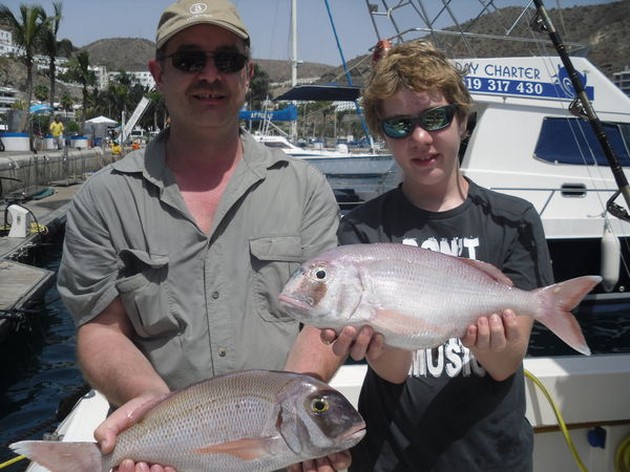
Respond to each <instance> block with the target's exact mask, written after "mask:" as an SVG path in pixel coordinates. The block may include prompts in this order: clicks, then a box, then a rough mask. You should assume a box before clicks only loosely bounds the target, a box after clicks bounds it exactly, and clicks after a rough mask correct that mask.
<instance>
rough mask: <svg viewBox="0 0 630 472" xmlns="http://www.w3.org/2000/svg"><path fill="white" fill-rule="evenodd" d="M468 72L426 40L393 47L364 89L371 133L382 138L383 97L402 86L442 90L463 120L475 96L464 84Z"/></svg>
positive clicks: (363, 99)
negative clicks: (380, 123)
mask: <svg viewBox="0 0 630 472" xmlns="http://www.w3.org/2000/svg"><path fill="white" fill-rule="evenodd" d="M465 75H466V71H465V70H464V69H463V68H461V67H458V66H457V65H456V64H454V63H452V62H450V61H449V60H448V59H447V57H446V55H445V54H444V53H443V52H442V51H440V50H438V49H436V48H435V47H434V46H433V45H432V44H431V43H429V42H427V41H410V42H407V43H402V44H399V45H396V46H393V47H392V48H391V49H390V50H389V52H387V54H386V55H384V57H382V58H381V59H380V60H379V61H378V62H377V63H376V64H375V66H374V69H373V70H372V73H371V74H370V77H369V79H368V82H367V85H366V86H365V88H364V89H363V91H362V105H363V109H364V113H365V119H366V121H367V125H368V127H369V129H370V132H372V134H374V135H375V136H380V137H383V134H382V131H381V128H380V125H379V119H380V118H381V114H380V112H381V106H382V103H383V100H385V99H387V98H390V97H392V96H393V95H395V94H396V92H398V91H399V90H400V89H402V88H403V87H404V88H408V89H411V90H413V91H415V92H427V91H431V90H439V91H441V92H442V93H443V94H444V97H445V98H446V100H447V101H448V102H449V103H450V104H452V105H456V106H457V114H458V117H459V118H460V120H461V121H464V120H466V118H467V117H468V113H469V111H470V108H471V106H472V98H471V97H470V93H468V89H467V88H466V85H465V84H464V76H465Z"/></svg>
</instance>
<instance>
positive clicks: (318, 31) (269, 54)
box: [0, 0, 612, 66]
mask: <svg viewBox="0 0 630 472" xmlns="http://www.w3.org/2000/svg"><path fill="white" fill-rule="evenodd" d="M60 1H62V2H63V19H62V22H61V26H60V31H59V35H58V38H59V39H64V38H67V39H69V40H70V41H72V43H73V44H74V45H75V46H78V47H82V46H87V45H88V44H90V43H92V42H94V41H97V40H99V39H106V38H120V37H134V38H136V37H137V38H146V39H150V40H152V41H154V40H155V29H156V26H157V23H158V20H159V17H160V14H161V12H162V10H163V9H164V8H166V7H167V6H168V5H169V4H171V3H172V0H60ZM481 1H482V0H452V1H451V3H450V4H449V6H450V8H451V9H452V10H455V11H457V12H458V13H457V19H458V20H459V21H460V22H463V21H466V20H468V19H470V18H472V17H473V16H475V15H476V14H477V13H478V10H479V9H480V8H481ZM483 1H484V2H485V3H488V0H483ZM529 1H530V0H495V2H494V4H495V5H496V7H497V8H500V7H504V6H509V5H521V6H524V5H526V4H527V3H529ZM611 1H612V0H543V3H544V5H545V7H546V8H547V9H551V8H555V7H556V6H557V5H558V2H560V5H561V6H562V7H571V6H576V5H589V4H599V3H609V2H611ZM232 2H233V3H234V4H235V5H236V6H237V8H238V9H239V11H240V12H241V17H242V19H243V21H244V22H245V24H246V25H247V27H248V29H249V31H250V35H251V38H252V46H253V54H252V55H253V57H254V58H255V59H256V58H258V59H280V60H289V59H290V58H291V51H292V47H291V36H290V31H291V27H290V24H291V13H290V11H291V0H232ZM370 2H371V3H378V4H382V2H381V1H379V0H370ZM0 3H1V4H4V5H6V6H8V7H9V8H10V9H11V10H12V11H13V12H14V13H16V12H18V10H19V5H20V4H22V3H26V4H38V5H41V6H43V7H44V9H46V11H47V12H48V13H52V12H53V7H52V0H0ZM423 3H424V4H425V5H427V8H431V7H435V6H436V5H438V4H439V5H441V4H442V2H440V1H438V0H424V2H423ZM327 4H328V6H329V7H330V13H331V16H332V20H333V23H334V27H335V29H336V32H337V36H338V42H339V45H340V48H339V47H338V46H337V41H336V39H335V34H334V32H333V26H332V25H331V21H330V18H329V15H328V10H327V7H326V5H327ZM390 4H394V2H390ZM382 8H383V7H382V6H381V9H382ZM431 14H432V15H434V14H436V13H435V12H431ZM444 17H445V15H442V17H441V18H444ZM443 23H444V24H442V25H441V26H442V27H445V26H450V25H452V24H453V23H452V22H448V21H444V22H443ZM387 24H388V25H389V22H388V23H387ZM377 25H378V27H379V29H380V32H381V36H385V37H386V36H389V35H391V34H392V31H391V30H389V31H387V30H385V26H384V25H385V23H384V22H380V23H377ZM415 26H424V25H415ZM402 27H403V29H405V28H406V27H410V25H409V26H407V25H402ZM297 30H298V33H297V37H298V60H300V61H304V62H319V63H323V64H329V65H333V66H338V65H340V64H342V62H343V61H342V55H341V54H343V58H344V59H345V60H346V61H348V60H351V59H353V58H355V57H357V56H359V55H363V54H367V53H369V50H370V48H371V47H373V46H374V44H375V43H376V41H377V35H376V32H375V30H374V26H373V24H372V20H371V19H370V15H369V14H368V12H367V6H366V0H328V1H326V0H297ZM339 49H341V53H340V52H339Z"/></svg>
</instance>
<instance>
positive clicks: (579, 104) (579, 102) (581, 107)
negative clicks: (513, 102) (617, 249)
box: [531, 0, 630, 221]
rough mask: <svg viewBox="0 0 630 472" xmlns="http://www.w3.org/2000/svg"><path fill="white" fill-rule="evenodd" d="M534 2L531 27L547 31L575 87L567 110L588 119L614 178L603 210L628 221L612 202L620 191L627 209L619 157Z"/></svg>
mask: <svg viewBox="0 0 630 472" xmlns="http://www.w3.org/2000/svg"><path fill="white" fill-rule="evenodd" d="M533 2H534V5H535V6H536V16H535V17H534V18H533V20H532V22H531V27H532V28H533V29H534V30H535V31H538V32H547V33H548V34H549V38H550V39H551V42H552V43H553V45H554V48H555V49H556V51H557V52H558V55H559V56H560V59H561V60H562V64H564V67H565V69H566V70H567V73H568V75H569V79H570V80H571V84H572V85H573V88H574V89H575V94H576V97H575V99H574V100H573V102H572V103H571V105H570V106H569V111H570V112H571V113H573V114H574V115H576V116H578V117H580V118H584V119H586V120H588V122H589V123H590V125H591V128H592V129H593V132H594V133H595V137H596V138H597V141H598V142H599V145H600V147H601V148H602V150H603V152H604V156H605V157H606V160H607V161H608V166H609V167H610V169H611V170H612V173H613V176H614V178H615V182H616V183H617V188H618V190H617V191H616V192H615V193H614V194H613V196H612V197H611V198H610V199H609V200H608V202H607V204H606V209H607V210H608V212H609V213H610V214H612V215H613V216H616V217H617V218H619V219H622V220H625V221H630V215H628V212H627V211H626V209H625V208H622V207H621V206H619V205H617V204H616V203H615V202H614V201H615V199H616V198H617V197H618V196H619V194H620V193H621V194H622V195H623V197H624V199H625V201H626V208H630V187H629V186H628V179H626V176H625V174H624V172H623V168H622V167H621V165H620V164H619V158H618V157H617V156H616V155H615V152H614V150H613V148H612V146H611V144H610V141H609V140H608V136H607V135H606V132H605V131H604V127H603V125H602V122H601V121H600V120H599V118H598V117H597V114H596V113H595V110H594V109H593V106H592V104H591V102H590V100H589V99H588V96H587V95H586V91H585V89H584V84H583V83H582V80H581V79H580V77H579V75H578V73H577V71H576V70H575V67H574V66H573V63H572V62H571V59H570V57H569V54H568V53H567V49H566V46H565V44H564V43H563V42H562V38H561V37H560V34H559V33H558V31H557V30H556V28H555V27H554V25H553V23H552V21H551V18H550V17H549V15H548V14H547V11H546V10H545V7H544V5H543V3H542V0H533Z"/></svg>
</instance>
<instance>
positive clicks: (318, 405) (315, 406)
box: [311, 397, 330, 414]
mask: <svg viewBox="0 0 630 472" xmlns="http://www.w3.org/2000/svg"><path fill="white" fill-rule="evenodd" d="M329 409H330V404H329V403H328V400H326V399H325V398H323V397H319V398H314V399H313V400H312V401H311V410H312V411H313V413H317V414H321V413H326V412H327V411H328V410H329Z"/></svg>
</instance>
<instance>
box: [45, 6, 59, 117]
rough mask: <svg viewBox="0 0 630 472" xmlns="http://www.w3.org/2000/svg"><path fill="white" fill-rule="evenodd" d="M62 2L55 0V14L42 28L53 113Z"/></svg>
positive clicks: (46, 19) (47, 17)
mask: <svg viewBox="0 0 630 472" xmlns="http://www.w3.org/2000/svg"><path fill="white" fill-rule="evenodd" d="M62 7H63V4H62V3H61V2H53V9H54V15H52V16H46V15H45V14H44V15H45V22H46V27H45V28H44V29H43V30H42V36H41V49H42V52H43V53H44V54H46V55H47V56H48V78H49V80H50V82H49V83H50V95H49V98H50V108H51V110H52V111H51V112H50V113H51V114H53V113H54V110H55V93H56V90H55V85H56V82H57V62H56V61H57V57H58V56H59V50H60V45H59V42H58V41H57V33H58V32H59V25H60V24H61V10H62Z"/></svg>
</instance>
